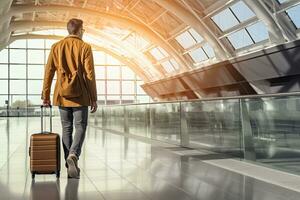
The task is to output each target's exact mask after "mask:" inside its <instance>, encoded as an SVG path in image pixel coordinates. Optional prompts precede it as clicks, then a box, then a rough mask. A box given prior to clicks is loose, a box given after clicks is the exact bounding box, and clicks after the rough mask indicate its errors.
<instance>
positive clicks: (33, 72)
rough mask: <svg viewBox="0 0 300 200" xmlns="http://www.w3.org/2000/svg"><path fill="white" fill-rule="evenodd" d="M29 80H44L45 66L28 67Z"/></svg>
mask: <svg viewBox="0 0 300 200" xmlns="http://www.w3.org/2000/svg"><path fill="white" fill-rule="evenodd" d="M28 78H29V79H43V78H44V65H28Z"/></svg>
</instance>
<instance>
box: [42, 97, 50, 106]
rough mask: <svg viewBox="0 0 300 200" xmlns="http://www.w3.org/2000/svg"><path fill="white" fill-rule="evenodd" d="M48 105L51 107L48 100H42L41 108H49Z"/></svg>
mask: <svg viewBox="0 0 300 200" xmlns="http://www.w3.org/2000/svg"><path fill="white" fill-rule="evenodd" d="M50 105H51V101H50V100H46V99H44V100H43V106H45V107H49V106H50Z"/></svg>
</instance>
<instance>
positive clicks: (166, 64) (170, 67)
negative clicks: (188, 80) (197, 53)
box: [161, 60, 175, 73]
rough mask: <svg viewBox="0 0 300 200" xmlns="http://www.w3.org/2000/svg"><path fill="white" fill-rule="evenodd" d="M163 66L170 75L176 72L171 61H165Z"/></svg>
mask: <svg viewBox="0 0 300 200" xmlns="http://www.w3.org/2000/svg"><path fill="white" fill-rule="evenodd" d="M161 65H162V66H163V68H164V69H165V70H166V72H168V73H172V72H174V71H175V70H174V67H173V65H172V64H171V63H170V61H168V60H167V61H165V62H163V63H161Z"/></svg>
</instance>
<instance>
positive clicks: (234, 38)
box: [228, 29, 253, 49]
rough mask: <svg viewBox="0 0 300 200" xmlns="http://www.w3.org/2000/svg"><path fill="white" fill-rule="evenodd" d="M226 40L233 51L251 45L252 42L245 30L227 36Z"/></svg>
mask: <svg viewBox="0 0 300 200" xmlns="http://www.w3.org/2000/svg"><path fill="white" fill-rule="evenodd" d="M228 39H229V41H230V42H231V44H232V46H233V47H234V48H235V49H240V48H242V47H246V46H249V45H251V44H253V41H252V40H251V38H250V36H249V34H248V33H247V32H246V30H245V29H242V30H240V31H237V32H235V33H232V34H231V35H229V36H228Z"/></svg>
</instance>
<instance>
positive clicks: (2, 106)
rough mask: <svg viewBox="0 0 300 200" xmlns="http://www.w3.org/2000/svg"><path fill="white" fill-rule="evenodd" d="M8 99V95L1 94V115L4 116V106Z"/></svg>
mask: <svg viewBox="0 0 300 200" xmlns="http://www.w3.org/2000/svg"><path fill="white" fill-rule="evenodd" d="M6 101H8V95H0V116H3V115H2V114H1V112H3V108H6Z"/></svg>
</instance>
